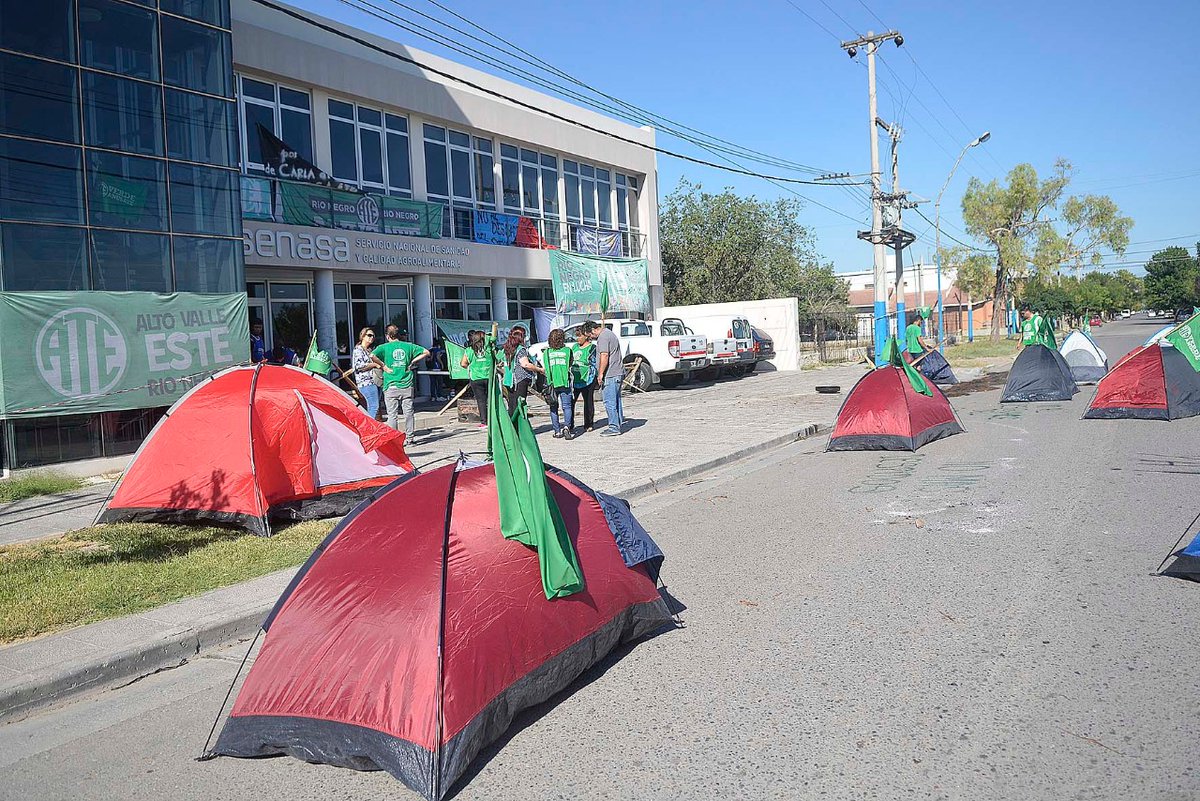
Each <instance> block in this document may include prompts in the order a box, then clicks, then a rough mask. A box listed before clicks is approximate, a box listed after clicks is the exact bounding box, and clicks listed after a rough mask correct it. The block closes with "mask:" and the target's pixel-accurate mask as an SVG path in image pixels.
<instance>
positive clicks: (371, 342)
mask: <svg viewBox="0 0 1200 801" xmlns="http://www.w3.org/2000/svg"><path fill="white" fill-rule="evenodd" d="M374 347H375V332H374V331H372V330H371V329H370V328H364V329H362V330H361V331H359V332H358V344H357V345H355V346H354V352H353V353H351V354H350V369H351V370H353V371H354V385H355V386H357V387H358V392H359V394H360V395H362V396H363V400H365V401H366V402H367V417H370V418H371V419H372V420H378V419H379V401H380V398H381V397H382V395H383V392H382V391H381V390H380V389H379V385H378V384H376V383H375V371H376V370H378V369H379V368H378V367H377V366H376V364H375V359H373V358H372V357H371V349H372V348H374Z"/></svg>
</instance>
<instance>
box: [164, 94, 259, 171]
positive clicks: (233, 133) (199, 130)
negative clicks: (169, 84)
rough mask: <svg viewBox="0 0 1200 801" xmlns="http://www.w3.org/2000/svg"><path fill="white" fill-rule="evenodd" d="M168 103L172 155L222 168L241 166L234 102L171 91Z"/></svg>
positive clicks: (169, 141) (169, 139)
mask: <svg viewBox="0 0 1200 801" xmlns="http://www.w3.org/2000/svg"><path fill="white" fill-rule="evenodd" d="M166 104H167V106H166V108H167V110H166V114H167V155H168V156H170V157H171V158H176V159H183V160H184V161H196V162H200V163H201V164H212V165H215V166H220V167H233V166H236V165H237V121H236V119H235V117H234V113H235V111H236V108H237V107H236V105H235V104H234V103H233V102H232V101H229V100H219V99H217V98H215V97H205V96H204V95H197V94H192V93H191V92H181V91H179V90H178V89H168V90H167V95H166ZM255 138H257V134H256V135H255Z"/></svg>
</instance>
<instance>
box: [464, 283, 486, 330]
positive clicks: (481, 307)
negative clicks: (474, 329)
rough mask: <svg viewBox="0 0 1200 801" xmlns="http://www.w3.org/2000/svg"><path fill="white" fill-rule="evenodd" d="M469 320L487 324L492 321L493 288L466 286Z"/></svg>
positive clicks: (465, 293)
mask: <svg viewBox="0 0 1200 801" xmlns="http://www.w3.org/2000/svg"><path fill="white" fill-rule="evenodd" d="M463 293H464V295H465V296H466V299H467V319H468V320H478V321H480V322H486V321H488V320H491V319H492V288H491V287H490V286H465V287H463Z"/></svg>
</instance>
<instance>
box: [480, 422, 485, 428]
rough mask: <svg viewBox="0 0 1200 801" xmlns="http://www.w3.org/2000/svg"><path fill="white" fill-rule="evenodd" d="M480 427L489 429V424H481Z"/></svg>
mask: <svg viewBox="0 0 1200 801" xmlns="http://www.w3.org/2000/svg"><path fill="white" fill-rule="evenodd" d="M479 427H480V428H487V423H480V424H479Z"/></svg>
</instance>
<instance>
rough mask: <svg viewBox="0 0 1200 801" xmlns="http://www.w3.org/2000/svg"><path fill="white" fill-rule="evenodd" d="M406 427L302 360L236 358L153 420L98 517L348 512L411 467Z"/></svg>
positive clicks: (257, 528) (252, 521)
mask: <svg viewBox="0 0 1200 801" xmlns="http://www.w3.org/2000/svg"><path fill="white" fill-rule="evenodd" d="M412 469H413V466H412V462H410V461H409V459H408V456H406V455H405V453H404V434H402V433H400V432H397V431H393V430H392V429H391V428H388V427H387V426H385V425H383V424H382V423H377V422H375V421H374V420H372V419H370V418H369V417H367V416H366V415H365V414H363V413H362V410H361V409H359V407H358V406H356V405H355V404H354V403H353V402H352V401H351V400H350V399H349V398H348V397H347V396H346V395H345V394H344V393H343V392H341V391H340V390H338V389H337V388H336V387H334V386H333V385H332V384H330V383H329V382H328V381H325V380H324V379H321V378H317V377H315V376H313V375H311V374H309V373H306V372H305V371H303V370H300V369H297V368H295V367H282V366H269V365H258V366H257V367H234V368H232V369H229V370H225V371H224V372H221V373H218V374H216V375H215V376H213V377H212V378H211V379H209V380H206V381H204V382H203V383H201V384H198V385H197V386H195V387H193V388H192V389H191V390H189V391H188V392H187V394H185V395H184V396H183V397H182V398H180V399H179V400H178V401H176V402H175V405H174V406H172V407H171V408H170V410H169V411H168V412H167V413H166V416H164V417H163V418H162V419H161V420H160V421H159V422H158V425H156V426H155V427H154V430H153V431H151V432H150V436H148V437H147V438H146V441H145V442H143V443H142V446H141V447H140V448H139V449H138V452H137V453H136V454H135V455H134V458H133V462H132V463H131V464H130V465H129V467H128V468H127V469H126V470H125V474H124V475H123V476H122V477H121V481H120V483H119V484H118V485H117V488H116V492H115V493H114V494H113V497H112V498H111V499H110V500H109V502H108V504H107V506H106V507H105V509H104V512H103V513H102V514H101V515H100V522H102V523H112V522H117V521H122V520H144V521H155V522H163V523H177V522H190V521H210V522H218V523H232V524H235V525H238V526H241V527H243V528H246V529H248V530H249V531H251V532H252V533H254V534H259V535H266V534H269V533H270V526H269V522H268V521H269V519H270V518H272V517H274V518H282V519H290V520H308V519H313V518H319V517H333V516H336V515H341V514H345V513H346V512H348V511H350V509H352V508H353V507H354V505H355V504H356V503H358V502H359V501H360V500H362V498H364V497H366V495H368V494H370V493H371V492H372V491H374V490H375V489H377V488H378V487H380V486H383V485H384V484H387V483H388V482H390V481H392V480H394V479H395V478H396V477H397V476H399V475H402V474H404V473H407V472H410V471H412Z"/></svg>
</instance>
